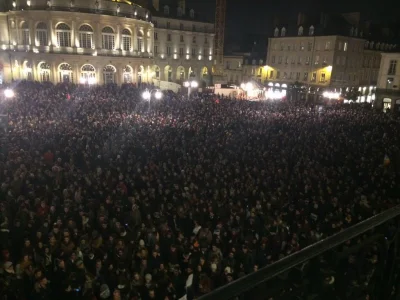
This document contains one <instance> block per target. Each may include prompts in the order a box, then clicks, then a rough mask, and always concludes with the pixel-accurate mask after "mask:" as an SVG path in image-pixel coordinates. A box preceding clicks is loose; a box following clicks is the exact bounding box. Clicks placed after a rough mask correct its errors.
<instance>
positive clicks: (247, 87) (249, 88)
mask: <svg viewBox="0 0 400 300" xmlns="http://www.w3.org/2000/svg"><path fill="white" fill-rule="evenodd" d="M253 88H254V86H253V84H252V83H251V82H248V83H246V91H252V90H253Z"/></svg>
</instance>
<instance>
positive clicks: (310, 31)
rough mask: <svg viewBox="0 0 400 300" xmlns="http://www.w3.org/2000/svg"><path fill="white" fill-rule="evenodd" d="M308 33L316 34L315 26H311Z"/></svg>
mask: <svg viewBox="0 0 400 300" xmlns="http://www.w3.org/2000/svg"><path fill="white" fill-rule="evenodd" d="M308 35H314V26H312V25H311V26H310V29H309V30H308Z"/></svg>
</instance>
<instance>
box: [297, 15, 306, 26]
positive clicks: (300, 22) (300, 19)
mask: <svg viewBox="0 0 400 300" xmlns="http://www.w3.org/2000/svg"><path fill="white" fill-rule="evenodd" d="M304 19H305V16H304V13H302V12H299V14H298V15H297V27H299V26H301V25H304Z"/></svg>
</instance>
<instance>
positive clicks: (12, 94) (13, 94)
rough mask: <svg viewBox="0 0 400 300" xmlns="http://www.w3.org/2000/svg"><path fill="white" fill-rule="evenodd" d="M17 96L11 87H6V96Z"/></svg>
mask: <svg viewBox="0 0 400 300" xmlns="http://www.w3.org/2000/svg"><path fill="white" fill-rule="evenodd" d="M14 96H15V93H14V91H13V90H11V89H5V90H4V97H6V98H13V97H14Z"/></svg>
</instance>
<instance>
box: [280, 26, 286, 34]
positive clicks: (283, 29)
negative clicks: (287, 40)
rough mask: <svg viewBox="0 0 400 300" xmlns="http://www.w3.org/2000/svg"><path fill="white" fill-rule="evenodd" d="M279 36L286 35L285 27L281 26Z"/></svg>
mask: <svg viewBox="0 0 400 300" xmlns="http://www.w3.org/2000/svg"><path fill="white" fill-rule="evenodd" d="M281 36H286V28H285V27H283V28H282V30H281Z"/></svg>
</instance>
